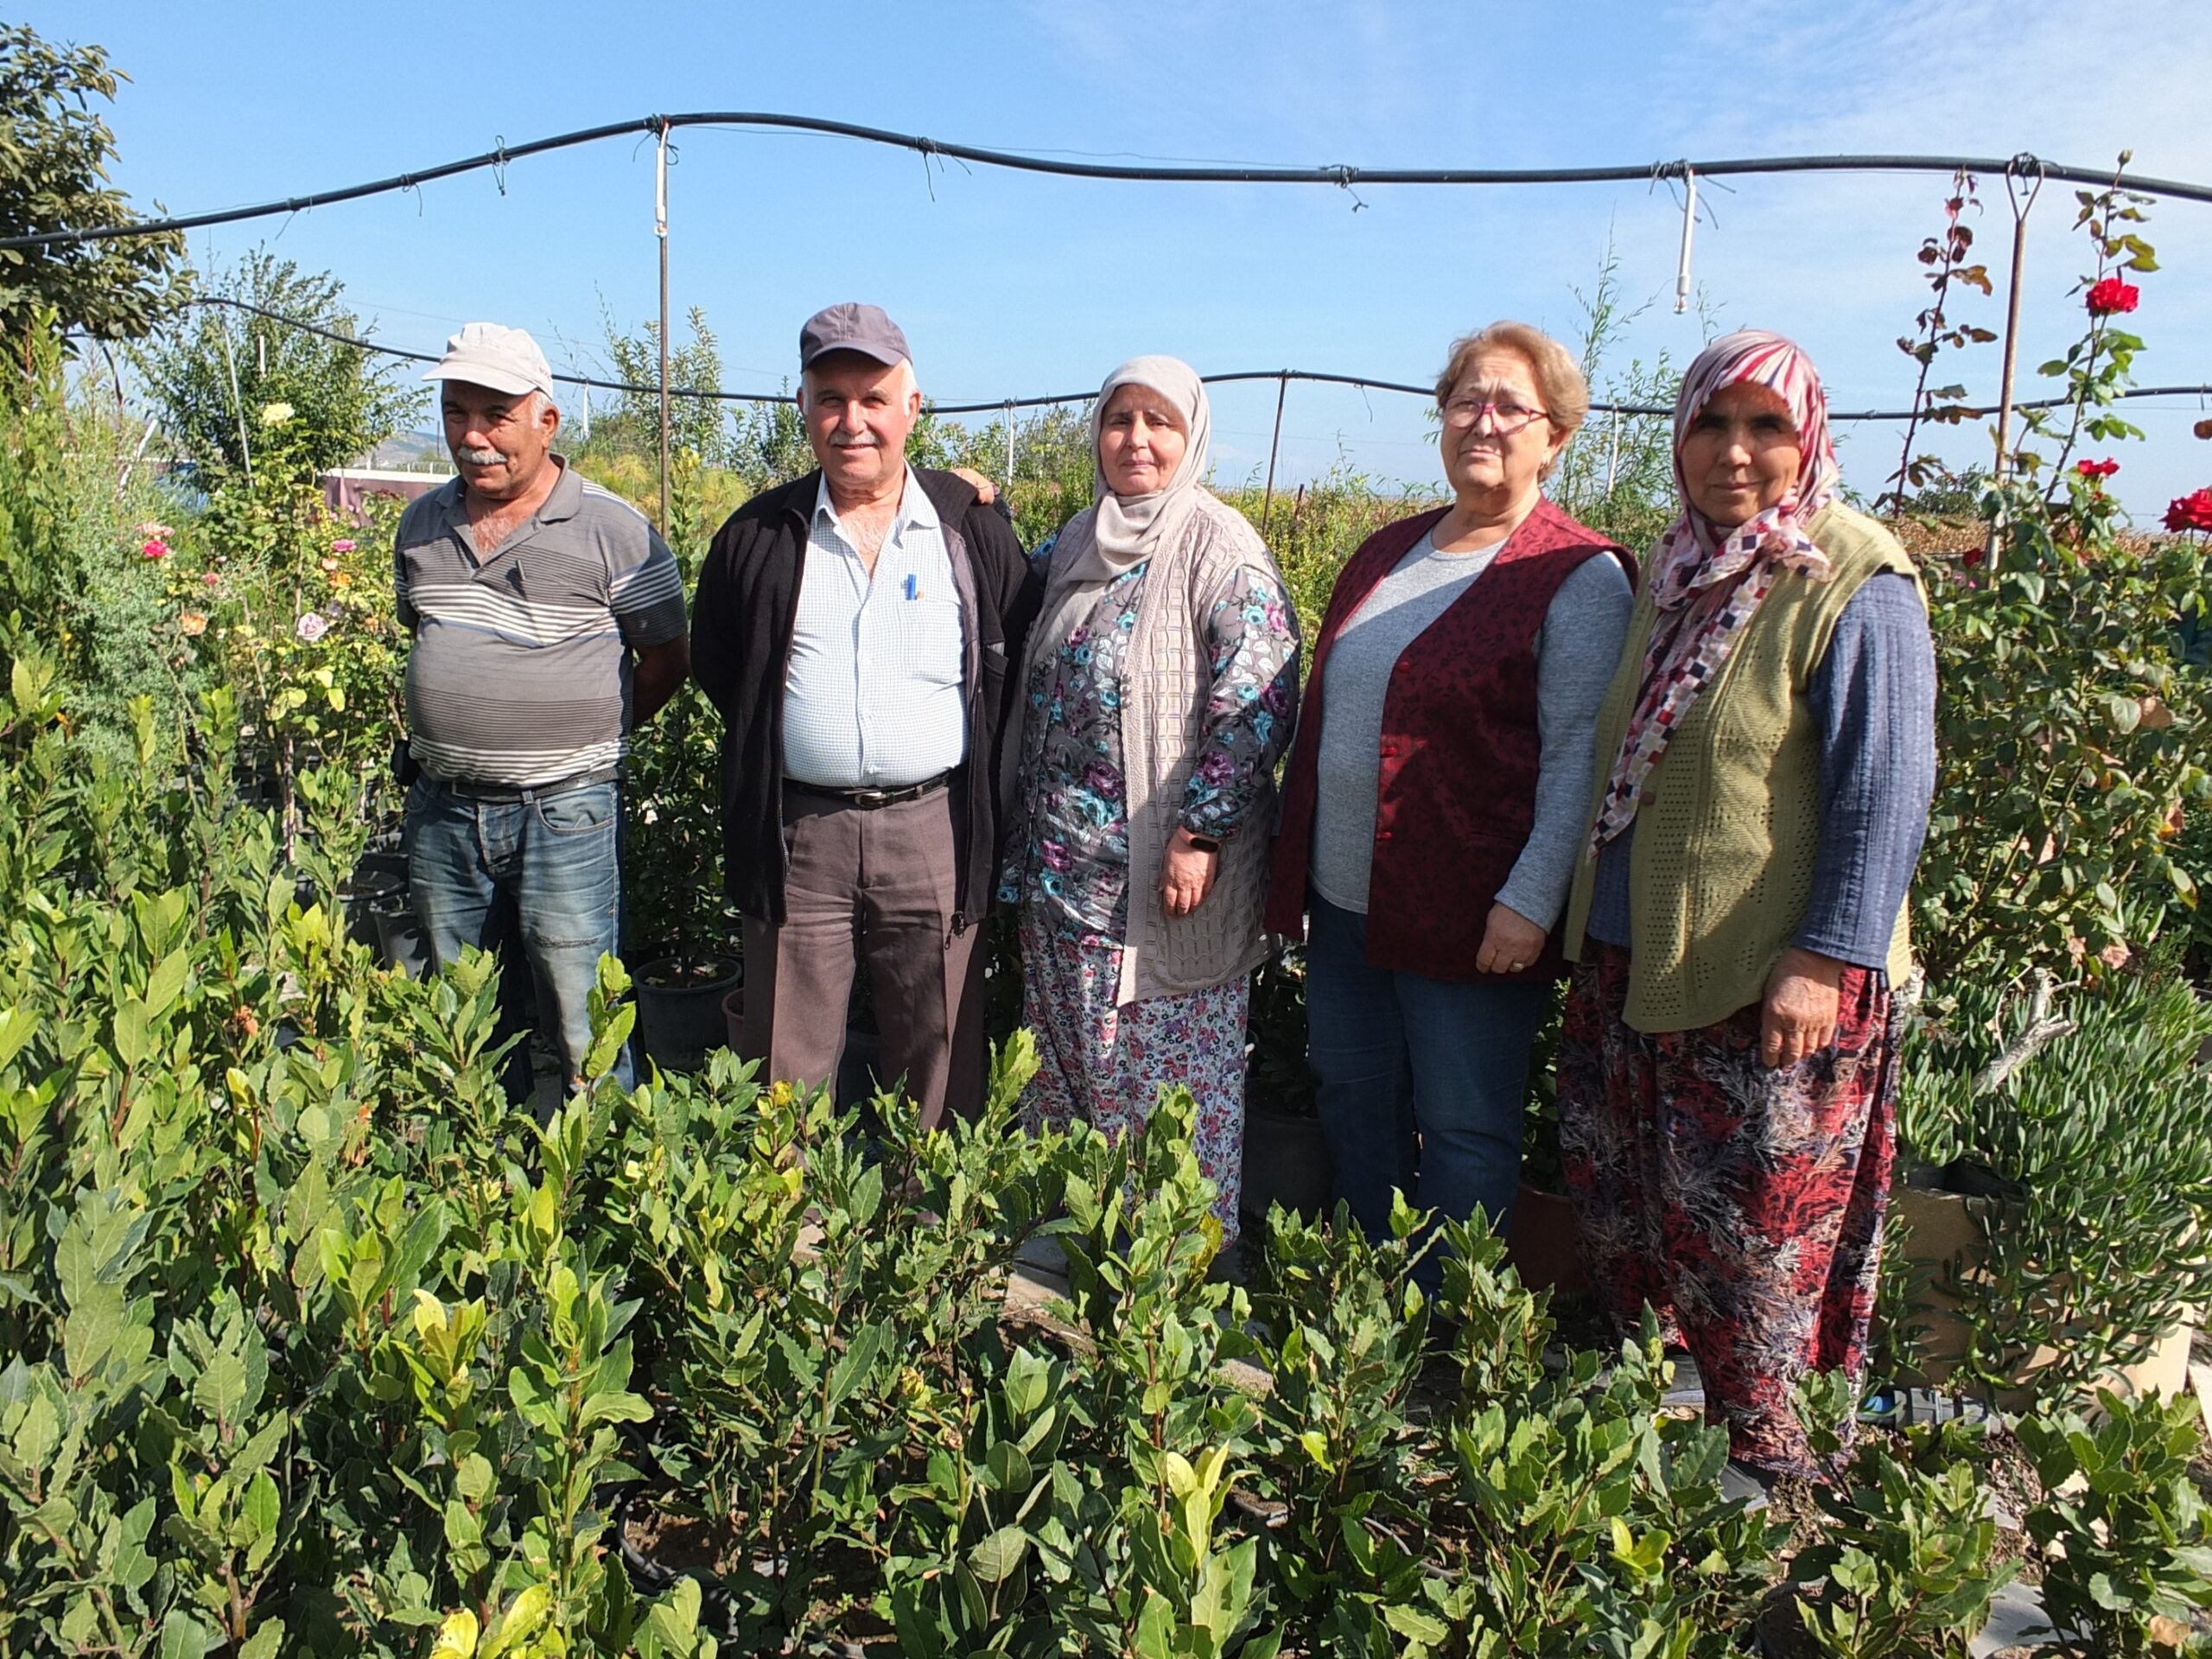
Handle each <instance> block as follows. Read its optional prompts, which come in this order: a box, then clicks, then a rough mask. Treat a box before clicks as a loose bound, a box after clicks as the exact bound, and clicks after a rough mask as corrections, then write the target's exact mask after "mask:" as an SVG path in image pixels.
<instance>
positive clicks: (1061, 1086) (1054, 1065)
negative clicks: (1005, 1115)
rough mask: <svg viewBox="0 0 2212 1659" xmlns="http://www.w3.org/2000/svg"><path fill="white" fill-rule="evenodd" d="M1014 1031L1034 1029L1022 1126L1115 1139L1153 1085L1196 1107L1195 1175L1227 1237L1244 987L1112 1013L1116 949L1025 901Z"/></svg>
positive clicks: (1234, 1187)
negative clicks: (1073, 1126) (1018, 1025)
mask: <svg viewBox="0 0 2212 1659" xmlns="http://www.w3.org/2000/svg"><path fill="white" fill-rule="evenodd" d="M1021 962H1022V975H1023V991H1022V1023H1023V1024H1024V1025H1026V1026H1027V1027H1029V1029H1030V1030H1031V1031H1032V1032H1033V1033H1035V1035H1036V1039H1037V1054H1038V1059H1039V1065H1038V1068H1037V1075H1036V1077H1034V1078H1033V1079H1032V1080H1031V1082H1030V1084H1029V1087H1028V1089H1027V1090H1026V1091H1024V1093H1023V1095H1022V1096H1021V1115H1022V1121H1023V1122H1025V1123H1026V1124H1027V1125H1028V1126H1029V1127H1030V1128H1032V1129H1035V1128H1041V1127H1043V1126H1044V1125H1046V1124H1047V1123H1052V1124H1065V1123H1067V1122H1071V1121H1073V1120H1074V1119H1077V1118H1081V1119H1082V1120H1083V1121H1084V1122H1086V1123H1089V1124H1090V1126H1091V1127H1092V1128H1096V1129H1100V1130H1103V1131H1104V1132H1105V1133H1106V1134H1108V1135H1113V1136H1116V1137H1117V1138H1118V1137H1119V1136H1121V1135H1124V1134H1127V1133H1128V1131H1129V1130H1131V1129H1135V1128H1142V1127H1143V1125H1144V1124H1145V1122H1146V1121H1147V1119H1149V1118H1150V1117H1151V1116H1152V1110H1153V1108H1154V1106H1156V1105H1157V1104H1158V1103H1159V1102H1160V1090H1162V1089H1166V1088H1173V1087H1177V1086H1180V1087H1182V1088H1185V1089H1187V1090H1190V1091H1191V1097H1192V1100H1194V1101H1195V1102H1197V1103H1198V1130H1197V1137H1196V1139H1197V1147H1196V1151H1197V1154H1198V1168H1199V1171H1200V1172H1201V1173H1203V1174H1204V1175H1205V1178H1206V1179H1208V1180H1210V1181H1211V1182H1212V1183H1213V1185H1214V1190H1215V1194H1216V1196H1215V1198H1214V1205H1213V1211H1214V1214H1215V1215H1216V1216H1217V1217H1219V1219H1220V1222H1221V1226H1222V1231H1223V1233H1224V1236H1226V1237H1229V1238H1234V1237H1236V1225H1237V1223H1236V1202H1237V1198H1238V1196H1239V1194H1240V1192H1242V1190H1243V1169H1244V1026H1245V1016H1246V1014H1247V1013H1248V1011H1249V1006H1250V1001H1251V981H1250V980H1249V978H1247V977H1246V976H1243V975H1242V974H1239V975H1238V976H1236V978H1234V979H1232V980H1230V982H1228V983H1227V984H1225V985H1217V986H1215V987H1214V988H1212V989H1211V990H1205V991H1192V992H1188V993H1185V995H1181V996H1156V997H1149V998H1147V999H1146V1000H1145V1001H1141V1002H1131V1003H1128V1004H1123V1005H1117V1004H1116V1002H1115V1000H1114V998H1115V994H1116V990H1117V989H1118V988H1119V987H1120V984H1121V980H1122V947H1121V946H1120V945H1119V944H1116V942H1115V941H1113V940H1111V939H1108V938H1102V937H1101V936H1099V935H1098V934H1096V933H1084V932H1077V931H1075V930H1074V929H1072V928H1070V927H1068V926H1066V925H1065V923H1064V922H1062V921H1061V920H1060V919H1059V918H1058V917H1055V916H1051V915H1044V914H1040V913H1039V906H1035V905H1025V906H1022V911H1021Z"/></svg>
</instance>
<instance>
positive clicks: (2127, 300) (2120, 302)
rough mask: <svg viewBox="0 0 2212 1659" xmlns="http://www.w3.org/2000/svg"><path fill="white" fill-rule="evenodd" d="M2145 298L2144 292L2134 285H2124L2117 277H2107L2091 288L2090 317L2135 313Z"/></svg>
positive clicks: (2093, 284)
mask: <svg viewBox="0 0 2212 1659" xmlns="http://www.w3.org/2000/svg"><path fill="white" fill-rule="evenodd" d="M2142 297H2143V290H2142V289H2139V288H2138V287H2136V286H2135V284H2134V283H2123V282H2121V281H2120V278H2119V277H2106V278H2105V279H2104V280H2103V281H2102V282H2100V283H2091V284H2090V287H2089V315H2091V316H2093V317H2108V316H2110V315H2113V313H2114V312H2115V311H2133V309H2134V308H2135V307H2136V304H2137V302H2139V301H2140V300H2141V299H2142Z"/></svg>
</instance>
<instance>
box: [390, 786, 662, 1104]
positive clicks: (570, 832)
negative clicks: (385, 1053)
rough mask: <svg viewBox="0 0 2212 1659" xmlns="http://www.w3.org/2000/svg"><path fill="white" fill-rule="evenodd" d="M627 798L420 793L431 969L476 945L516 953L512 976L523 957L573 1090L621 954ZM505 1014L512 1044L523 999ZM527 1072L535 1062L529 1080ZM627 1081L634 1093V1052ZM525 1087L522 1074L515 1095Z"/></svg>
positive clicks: (418, 878)
mask: <svg viewBox="0 0 2212 1659" xmlns="http://www.w3.org/2000/svg"><path fill="white" fill-rule="evenodd" d="M621 821H622V795H621V789H620V785H615V784H611V783H609V784H592V785H586V786H585V787H583V788H581V789H563V790H557V791H556V792H554V793H552V794H550V795H525V797H524V798H523V799H521V800H518V801H484V800H474V799H471V798H468V797H467V796H464V795H459V794H456V793H454V791H453V790H451V789H449V788H448V787H447V786H446V785H444V784H442V783H440V782H438V781H437V780H436V779H429V778H423V779H417V780H416V784H415V785H414V787H413V788H412V789H411V790H410V791H408V797H407V828H406V843H407V875H408V885H409V887H410V889H411V890H412V893H413V895H414V899H415V913H416V916H418V917H419V918H421V919H422V923H423V931H424V933H426V934H427V935H428V936H429V944H430V960H431V962H432V963H434V964H435V966H438V967H441V968H442V967H443V966H445V965H446V964H447V963H449V962H452V961H453V960H454V958H455V957H458V956H460V954H461V949H462V947H463V946H466V945H471V944H474V945H479V946H481V947H482V948H483V949H485V950H499V949H500V948H501V947H503V946H504V947H507V949H506V950H505V956H506V962H507V966H508V967H509V968H510V969H512V968H513V967H514V965H515V963H514V959H513V958H514V951H513V947H515V946H517V945H519V946H520V947H521V953H522V956H523V957H524V961H526V962H527V963H528V964H529V970H530V976H531V981H532V982H534V983H535V986H536V988H537V1011H538V1017H539V1019H540V1020H543V1021H544V1022H545V1024H546V1025H547V1026H548V1027H550V1031H551V1034H552V1035H553V1036H554V1037H555V1038H556V1039H557V1041H558V1046H559V1048H560V1051H561V1058H562V1065H563V1075H564V1077H566V1079H567V1080H568V1081H569V1083H571V1084H573V1083H575V1081H576V1080H577V1078H578V1077H579V1076H580V1075H581V1073H582V1071H583V1063H584V1057H585V1055H586V1054H587V1053H588V1052H590V1048H591V1001H590V998H591V991H592V987H593V986H594V984H595V983H596V982H597V977H598V973H599V959H600V957H601V955H602V954H613V953H619V952H620V949H621V940H622V933H621V918H622V872H621V861H620V853H619V849H618V836H619V835H620V828H621ZM509 982H510V983H512V976H510V980H509ZM501 1014H502V1016H503V1017H502V1021H501V1025H502V1029H503V1031H504V1032H512V1031H514V1030H518V1029H520V1022H519V1020H518V1010H517V1009H516V1008H515V1007H514V1001H513V999H512V997H511V996H505V995H503V996H502V998H501ZM527 1068H528V1061H527V1057H524V1065H523V1072H524V1077H525V1078H526V1076H527ZM615 1075H616V1077H618V1078H619V1079H620V1081H621V1083H622V1084H623V1086H624V1087H625V1088H627V1087H629V1086H630V1084H631V1083H632V1079H633V1077H634V1075H635V1073H634V1071H633V1068H632V1065H631V1061H630V1055H629V1052H628V1050H627V1049H626V1048H625V1050H624V1052H622V1054H621V1055H620V1057H619V1058H618V1059H617V1060H616V1063H615ZM513 1081H514V1072H513V1071H512V1068H511V1070H510V1085H509V1086H510V1091H511V1092H512V1088H513Z"/></svg>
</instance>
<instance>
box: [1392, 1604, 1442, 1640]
mask: <svg viewBox="0 0 2212 1659" xmlns="http://www.w3.org/2000/svg"><path fill="white" fill-rule="evenodd" d="M1383 1623H1384V1624H1388V1625H1389V1627H1390V1628H1391V1629H1392V1630H1395V1631H1396V1632H1397V1633H1398V1634H1399V1635H1400V1636H1402V1637H1405V1638H1407V1640H1408V1641H1412V1642H1426V1643H1428V1645H1429V1646H1431V1647H1434V1646H1435V1645H1436V1644H1437V1643H1440V1642H1445V1641H1448V1640H1450V1638H1451V1636H1452V1627H1451V1626H1450V1625H1449V1624H1446V1623H1445V1622H1444V1621H1443V1620H1442V1619H1440V1618H1436V1617H1435V1616H1434V1615H1433V1614H1430V1613H1424V1612H1423V1611H1421V1609H1420V1608H1418V1607H1409V1606H1408V1605H1406V1604H1405V1603H1403V1602H1394V1603H1392V1604H1390V1605H1388V1606H1386V1607H1384V1608H1383Z"/></svg>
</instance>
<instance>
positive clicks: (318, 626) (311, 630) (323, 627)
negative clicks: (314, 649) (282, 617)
mask: <svg viewBox="0 0 2212 1659" xmlns="http://www.w3.org/2000/svg"><path fill="white" fill-rule="evenodd" d="M292 632H294V633H296V634H297V635H299V636H300V638H301V639H302V641H303V642H305V643H306V644H308V645H313V644H315V641H316V640H318V639H321V638H322V636H323V635H324V634H326V633H328V632H330V620H329V619H328V618H327V617H325V616H323V615H322V614H321V613H319V612H315V611H309V612H308V613H307V614H306V615H305V616H302V618H301V619H300V620H298V621H297V622H295V623H294V624H293V625H292Z"/></svg>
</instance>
